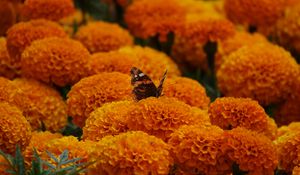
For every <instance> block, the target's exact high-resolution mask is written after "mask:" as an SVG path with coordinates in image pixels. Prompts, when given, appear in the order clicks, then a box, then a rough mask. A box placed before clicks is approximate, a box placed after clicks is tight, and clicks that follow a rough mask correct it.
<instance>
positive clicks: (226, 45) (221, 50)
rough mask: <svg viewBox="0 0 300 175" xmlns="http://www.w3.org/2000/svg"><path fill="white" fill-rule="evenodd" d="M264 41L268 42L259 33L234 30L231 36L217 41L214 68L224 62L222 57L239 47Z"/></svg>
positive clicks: (217, 67)
mask: <svg viewBox="0 0 300 175" xmlns="http://www.w3.org/2000/svg"><path fill="white" fill-rule="evenodd" d="M265 42H268V40H267V38H265V37H264V36H263V35H261V34H259V33H254V34H251V33H248V32H245V31H239V32H236V33H235V35H234V36H233V37H229V38H227V39H226V40H222V41H220V42H218V51H217V53H216V56H215V69H216V70H218V69H219V68H220V67H221V65H222V63H223V62H224V59H225V58H226V57H227V56H229V55H230V54H231V53H232V52H235V51H237V50H238V49H239V48H241V47H243V46H252V45H253V44H258V43H265Z"/></svg>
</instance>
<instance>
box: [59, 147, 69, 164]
mask: <svg viewBox="0 0 300 175" xmlns="http://www.w3.org/2000/svg"><path fill="white" fill-rule="evenodd" d="M68 158H69V151H68V150H64V151H63V152H62V153H61V154H60V155H59V167H60V166H61V165H62V163H61V162H64V161H66V160H68Z"/></svg>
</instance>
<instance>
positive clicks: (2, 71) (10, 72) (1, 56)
mask: <svg viewBox="0 0 300 175" xmlns="http://www.w3.org/2000/svg"><path fill="white" fill-rule="evenodd" d="M0 76H3V77H6V78H8V79H13V78H14V77H16V76H17V74H16V71H15V70H14V68H12V66H11V58H10V57H9V54H8V51H7V48H6V38H3V37H2V38H0Z"/></svg>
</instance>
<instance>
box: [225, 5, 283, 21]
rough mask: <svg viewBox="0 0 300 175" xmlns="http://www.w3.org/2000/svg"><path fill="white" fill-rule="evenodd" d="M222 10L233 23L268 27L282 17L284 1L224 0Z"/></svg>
mask: <svg viewBox="0 0 300 175" xmlns="http://www.w3.org/2000/svg"><path fill="white" fill-rule="evenodd" d="M224 8H225V11H226V14H227V16H228V18H229V19H230V20H232V21H233V22H235V23H239V24H247V25H254V26H268V25H273V24H274V23H275V22H276V20H277V19H278V18H279V17H281V16H282V14H283V11H284V8H285V0H276V1H273V0H225V1H224Z"/></svg>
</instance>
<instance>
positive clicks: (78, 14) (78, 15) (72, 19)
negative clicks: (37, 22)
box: [58, 9, 87, 36]
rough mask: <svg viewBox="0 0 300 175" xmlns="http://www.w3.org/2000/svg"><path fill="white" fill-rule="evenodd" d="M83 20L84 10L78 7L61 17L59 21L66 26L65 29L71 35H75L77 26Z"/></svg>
mask: <svg viewBox="0 0 300 175" xmlns="http://www.w3.org/2000/svg"><path fill="white" fill-rule="evenodd" d="M86 15H87V14H86ZM83 21H84V14H83V12H82V11H81V10H79V9H76V11H75V13H73V14H72V15H70V16H67V17H64V18H62V19H60V20H59V21H58V23H59V24H60V25H62V27H63V28H64V30H65V31H66V33H67V34H68V35H69V36H73V35H74V34H75V30H76V27H75V26H76V25H80V24H82V23H83Z"/></svg>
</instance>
